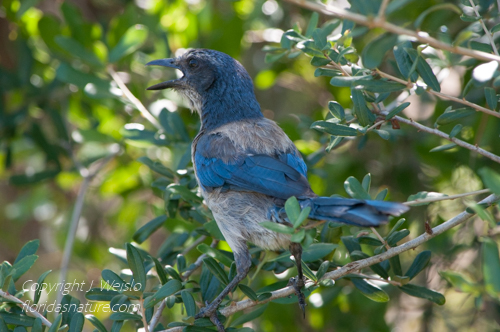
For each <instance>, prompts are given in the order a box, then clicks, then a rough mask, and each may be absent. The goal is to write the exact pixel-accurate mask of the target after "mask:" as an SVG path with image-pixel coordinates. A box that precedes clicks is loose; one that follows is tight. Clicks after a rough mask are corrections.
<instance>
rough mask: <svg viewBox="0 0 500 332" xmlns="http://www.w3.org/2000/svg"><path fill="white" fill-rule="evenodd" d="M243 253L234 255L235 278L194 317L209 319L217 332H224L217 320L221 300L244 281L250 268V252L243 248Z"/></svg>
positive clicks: (239, 252) (222, 326)
mask: <svg viewBox="0 0 500 332" xmlns="http://www.w3.org/2000/svg"><path fill="white" fill-rule="evenodd" d="M244 248H245V249H244V251H238V252H235V253H234V261H235V263H236V272H237V274H236V276H235V277H234V279H233V280H231V282H230V283H229V284H228V285H227V286H226V288H224V290H222V292H221V293H220V294H219V296H217V298H216V299H215V300H213V301H212V303H210V304H209V305H207V306H206V307H204V308H202V309H201V310H200V312H199V313H198V314H197V315H196V316H195V318H196V319H198V318H202V317H208V318H210V321H211V322H212V323H213V324H214V325H215V326H216V327H217V331H219V332H224V325H222V323H221V322H220V321H219V319H218V318H217V308H218V307H219V305H220V304H221V302H222V300H224V298H225V297H226V295H227V294H229V292H231V291H232V290H233V288H234V287H236V286H237V285H238V283H239V282H240V281H242V280H243V279H245V277H246V276H247V274H248V271H249V270H250V266H251V265H252V258H251V256H250V252H249V251H248V248H247V247H246V244H245V247H244Z"/></svg>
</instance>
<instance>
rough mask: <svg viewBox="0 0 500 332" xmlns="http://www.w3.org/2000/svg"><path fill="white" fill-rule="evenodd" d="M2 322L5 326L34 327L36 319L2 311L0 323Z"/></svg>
mask: <svg viewBox="0 0 500 332" xmlns="http://www.w3.org/2000/svg"><path fill="white" fill-rule="evenodd" d="M1 320H3V321H4V322H5V324H12V325H20V326H33V324H34V322H35V319H34V318H33V317H29V316H26V315H21V314H13V313H10V312H2V311H0V321H1Z"/></svg>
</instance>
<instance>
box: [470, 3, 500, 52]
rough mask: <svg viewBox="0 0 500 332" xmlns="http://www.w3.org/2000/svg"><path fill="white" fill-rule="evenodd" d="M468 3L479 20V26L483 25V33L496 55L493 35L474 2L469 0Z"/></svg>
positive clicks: (496, 50)
mask: <svg viewBox="0 0 500 332" xmlns="http://www.w3.org/2000/svg"><path fill="white" fill-rule="evenodd" d="M469 3H470V5H471V6H472V9H474V13H476V16H477V17H478V18H479V22H481V26H482V27H483V30H484V34H485V35H486V37H488V40H489V41H490V44H491V48H492V49H493V52H495V54H496V55H498V49H497V46H496V45H495V41H494V40H493V36H492V35H491V32H490V30H488V28H487V27H486V24H484V21H483V19H482V18H481V15H480V14H479V12H478V11H477V8H476V4H475V3H474V1H473V0H469Z"/></svg>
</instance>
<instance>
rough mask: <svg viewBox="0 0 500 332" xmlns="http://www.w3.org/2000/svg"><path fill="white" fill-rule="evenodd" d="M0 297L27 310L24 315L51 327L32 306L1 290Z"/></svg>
mask: <svg viewBox="0 0 500 332" xmlns="http://www.w3.org/2000/svg"><path fill="white" fill-rule="evenodd" d="M0 297H3V298H4V299H7V300H9V301H11V302H14V303H16V304H17V305H21V306H22V308H23V309H25V308H28V310H25V312H26V313H28V314H32V315H33V316H35V317H37V318H40V319H41V320H42V323H43V325H45V326H48V327H51V326H52V323H51V322H49V321H48V320H47V318H45V317H44V316H43V315H42V314H41V313H39V312H38V311H36V310H35V308H33V307H32V306H30V305H29V304H28V303H26V302H24V301H22V300H20V299H18V298H17V297H15V296H14V295H11V294H9V293H7V292H4V291H3V290H1V289H0Z"/></svg>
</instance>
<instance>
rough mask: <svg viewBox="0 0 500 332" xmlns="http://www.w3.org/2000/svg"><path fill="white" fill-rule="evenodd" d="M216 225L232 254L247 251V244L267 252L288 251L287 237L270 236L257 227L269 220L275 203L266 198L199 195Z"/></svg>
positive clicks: (246, 194)
mask: <svg viewBox="0 0 500 332" xmlns="http://www.w3.org/2000/svg"><path fill="white" fill-rule="evenodd" d="M202 195H203V197H204V198H205V201H206V203H207V205H208V207H209V208H210V210H212V213H213V215H214V218H215V221H216V222H217V225H218V226H219V229H220V230H221V232H222V234H223V235H224V238H225V239H226V241H227V242H228V244H229V246H230V247H231V249H232V250H233V251H234V252H237V251H240V250H243V248H244V249H245V250H246V241H250V242H252V243H254V244H255V245H257V246H259V247H261V248H263V249H268V250H278V249H281V248H288V245H289V244H290V236H289V235H286V234H280V233H276V232H273V231H271V230H269V229H267V228H264V227H262V226H260V225H259V223H261V222H263V221H266V220H270V211H271V209H273V208H274V203H273V201H272V199H271V198H270V197H269V196H266V195H263V194H258V193H251V192H243V191H226V192H221V191H220V189H216V190H214V191H212V192H204V191H202Z"/></svg>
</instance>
